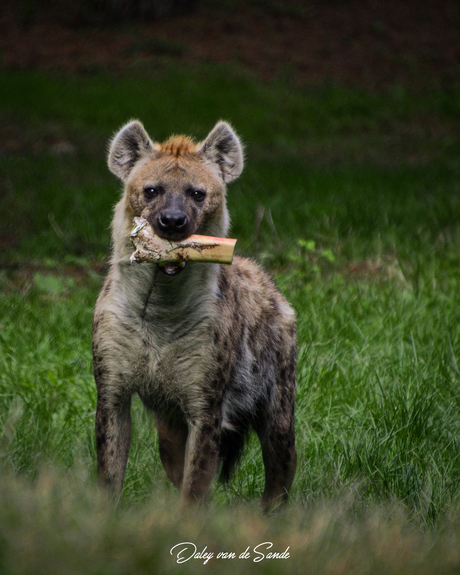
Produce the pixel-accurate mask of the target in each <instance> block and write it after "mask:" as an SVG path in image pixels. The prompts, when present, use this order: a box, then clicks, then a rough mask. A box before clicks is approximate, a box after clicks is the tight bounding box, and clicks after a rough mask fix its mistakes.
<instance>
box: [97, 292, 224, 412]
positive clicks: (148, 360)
mask: <svg viewBox="0 0 460 575" xmlns="http://www.w3.org/2000/svg"><path fill="white" fill-rule="evenodd" d="M110 307H112V309H113V307H114V306H113V305H112V306H110ZM116 307H117V313H116V314H113V313H110V312H109V311H108V315H109V317H110V319H109V321H106V322H105V326H104V328H103V330H102V332H101V333H100V335H99V339H103V340H104V339H106V340H111V341H110V342H109V343H108V344H107V342H106V343H105V344H104V348H105V349H106V350H109V352H108V353H109V355H110V356H111V358H110V365H111V368H110V369H111V371H115V372H117V377H118V378H119V382H120V385H121V386H123V387H124V388H125V389H126V390H127V391H129V392H130V393H131V394H132V393H137V394H139V395H140V397H141V398H142V400H143V401H144V403H145V404H147V405H148V406H149V407H151V408H152V409H155V410H161V409H162V408H163V407H165V408H167V409H171V407H173V406H175V405H177V406H178V405H184V404H189V403H194V402H195V401H196V397H197V396H199V395H200V394H203V393H204V392H205V388H206V387H207V386H208V383H207V382H209V380H210V379H212V373H213V371H215V365H214V363H215V359H214V358H215V353H214V352H213V349H212V348H213V340H212V333H213V325H212V323H213V322H212V317H210V316H209V314H204V313H203V314H201V315H200V314H199V313H196V312H197V310H194V312H193V311H192V312H187V310H185V311H184V310H182V312H180V313H177V310H176V313H173V311H171V310H169V309H166V310H161V309H159V308H157V307H155V306H153V305H149V306H147V307H146V308H145V309H142V310H138V309H133V307H132V305H130V302H129V301H125V302H123V303H120V302H118V305H117V306H116Z"/></svg>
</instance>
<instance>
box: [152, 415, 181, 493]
mask: <svg viewBox="0 0 460 575" xmlns="http://www.w3.org/2000/svg"><path fill="white" fill-rule="evenodd" d="M155 423H156V426H157V430H158V442H159V448H160V459H161V463H162V464H163V467H164V468H165V471H166V475H167V476H168V477H169V479H170V480H171V481H172V483H173V484H174V485H175V486H176V487H177V489H179V490H180V489H181V488H182V482H183V479H184V463H185V447H186V445H187V435H188V431H187V428H186V427H185V426H183V427H182V426H180V427H173V426H172V425H170V424H169V423H167V422H166V421H164V420H163V419H162V418H160V417H156V418H155Z"/></svg>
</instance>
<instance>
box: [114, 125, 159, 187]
mask: <svg viewBox="0 0 460 575" xmlns="http://www.w3.org/2000/svg"><path fill="white" fill-rule="evenodd" d="M152 151H153V144H152V142H151V140H150V138H149V136H148V134H147V132H146V131H145V128H144V126H143V125H142V124H141V123H140V122H138V121H137V120H135V121H133V122H129V123H128V124H126V125H125V126H123V127H122V128H121V130H120V131H119V132H117V133H116V134H115V136H114V138H113V140H112V142H111V144H110V149H109V157H108V165H109V169H110V171H111V172H112V174H115V176H117V177H118V178H120V180H121V181H122V182H126V180H127V179H128V176H129V174H130V173H131V170H132V169H133V168H134V166H135V164H136V163H137V162H138V161H139V160H140V159H141V158H143V157H145V156H148V155H150V154H151V152H152Z"/></svg>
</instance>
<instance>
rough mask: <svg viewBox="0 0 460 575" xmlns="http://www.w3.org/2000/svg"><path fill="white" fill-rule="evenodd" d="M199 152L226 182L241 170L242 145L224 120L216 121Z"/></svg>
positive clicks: (233, 178) (234, 177) (236, 175)
mask: <svg viewBox="0 0 460 575" xmlns="http://www.w3.org/2000/svg"><path fill="white" fill-rule="evenodd" d="M199 151H200V153H201V154H202V155H203V156H204V157H205V158H206V160H207V161H209V162H211V163H212V164H214V165H215V166H216V167H217V168H218V170H219V175H220V176H221V178H222V180H223V181H224V182H225V183H226V184H227V183H228V182H231V181H232V180H235V179H236V178H237V177H238V176H239V175H240V174H241V172H242V171H243V147H242V145H241V142H240V140H239V138H238V136H237V135H236V134H235V132H234V131H233V130H232V128H231V127H230V126H229V125H228V124H227V123H226V122H219V123H217V124H216V125H215V126H214V128H213V130H212V131H211V132H210V134H209V135H208V137H207V138H206V140H205V141H204V142H202V144H201V146H200V149H199Z"/></svg>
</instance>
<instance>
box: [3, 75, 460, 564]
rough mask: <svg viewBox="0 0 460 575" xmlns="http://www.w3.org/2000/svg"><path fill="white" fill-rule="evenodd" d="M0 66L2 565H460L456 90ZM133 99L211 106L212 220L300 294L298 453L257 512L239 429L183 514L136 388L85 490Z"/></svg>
mask: <svg viewBox="0 0 460 575" xmlns="http://www.w3.org/2000/svg"><path fill="white" fill-rule="evenodd" d="M0 83H1V85H2V90H1V91H0V125H1V128H0V130H1V136H2V137H1V143H0V150H1V162H0V188H1V189H0V214H1V217H0V242H1V246H2V248H1V257H0V260H1V261H0V265H1V270H0V426H1V427H0V473H1V475H2V481H1V487H0V571H1V572H2V573H11V574H16V573H17V574H23V573H28V574H29V573H46V574H47V575H49V574H52V573H63V572H65V573H82V572H85V573H94V574H106V573H107V574H108V573H111V574H112V573H114V574H118V573H120V574H124V573H154V572H159V573H165V574H167V573H179V572H182V571H183V570H184V569H187V572H189V573H195V572H200V573H201V572H203V571H204V570H205V569H208V570H211V571H212V570H213V569H216V570H217V569H218V570H219V572H220V573H227V572H228V573H231V572H235V571H236V570H238V569H241V568H242V567H244V568H245V571H247V572H248V573H253V572H254V573H256V572H257V573H272V572H273V573H275V572H277V573H278V572H280V569H282V572H283V573H284V572H285V573H308V574H314V573H321V574H329V573H331V574H332V573H347V574H348V573H363V574H364V573H372V574H379V573H382V574H383V573H402V572H404V573H414V574H421V573H454V572H458V569H460V551H459V550H460V545H459V543H460V512H459V495H460V482H459V477H460V387H459V384H460V371H459V369H460V366H459V364H458V362H459V358H460V307H459V305H458V294H459V292H460V271H459V270H460V265H459V264H460V145H459V140H458V134H459V133H460V132H459V128H460V100H459V98H458V96H457V95H456V94H454V93H427V94H418V95H414V94H410V93H408V92H406V91H404V90H403V89H402V88H395V89H394V90H393V91H392V92H389V93H385V94H368V93H365V92H360V91H358V90H351V89H345V88H342V87H340V86H337V85H334V84H330V85H325V86H323V87H322V88H317V87H316V88H313V87H305V86H304V87H301V86H296V85H293V84H292V82H290V81H289V79H288V78H285V79H283V78H280V79H279V81H277V82H274V83H273V84H269V85H268V84H263V83H261V82H259V81H258V80H256V79H255V78H253V77H251V76H249V75H247V74H243V73H241V72H239V71H238V70H234V69H229V68H221V67H214V66H201V67H195V68H185V67H184V68H168V67H164V68H163V67H161V68H159V69H157V70H156V71H149V72H146V71H142V73H141V71H136V70H133V71H132V72H130V73H127V74H126V75H125V76H123V77H114V76H113V77H112V76H110V75H105V76H101V75H97V74H94V75H88V76H74V77H60V76H57V75H55V76H53V75H45V74H41V73H36V72H10V71H5V70H2V71H0ZM131 117H138V118H139V119H141V120H142V121H143V122H144V124H145V126H146V128H147V129H148V131H149V132H150V133H151V134H152V136H153V137H155V138H158V139H164V138H166V137H167V136H168V135H169V134H170V133H172V132H176V133H177V132H185V133H190V134H193V135H195V136H196V137H197V138H202V137H204V136H205V135H206V134H207V133H208V132H209V130H210V129H211V128H212V127H213V125H214V123H215V122H216V121H217V120H218V119H220V118H223V119H227V120H229V121H230V122H231V123H232V124H233V125H234V127H235V129H236V130H237V132H238V133H239V134H240V135H241V137H242V139H243V140H244V141H245V143H246V162H247V166H246V169H245V172H244V174H243V176H242V177H241V179H240V180H239V181H237V182H236V183H234V184H232V185H231V186H230V188H229V193H228V201H229V206H230V211H231V213H232V217H233V226H232V232H231V235H232V237H237V238H238V244H237V246H238V250H239V251H240V252H243V253H248V254H250V255H253V256H255V257H256V258H257V259H259V260H260V261H261V262H262V263H263V264H264V266H265V267H266V268H268V269H269V270H270V271H271V272H272V273H273V275H274V276H275V277H276V279H277V282H278V285H279V286H280V288H281V289H282V290H283V292H284V293H285V294H286V296H287V297H288V299H289V300H290V301H291V302H292V304H293V306H294V307H295V309H296V311H297V314H298V334H299V337H298V382H299V391H298V403H297V413H296V429H297V441H298V452H299V466H298V472H297V476H296V480H295V484H294V488H293V491H292V498H291V504H290V506H289V507H288V509H287V510H286V511H285V512H284V513H283V514H281V515H280V516H278V517H275V518H271V519H265V518H262V517H261V516H260V515H259V513H258V511H257V502H258V499H259V498H260V496H261V492H262V490H263V466H262V461H261V454H260V450H259V447H258V445H257V442H256V441H255V440H254V438H251V439H250V441H249V444H248V449H247V451H246V453H245V456H244V459H243V461H242V464H241V466H240V468H239V470H238V473H237V474H236V476H235V477H234V479H233V481H232V482H231V484H230V485H229V486H228V487H226V488H223V487H222V486H216V489H215V493H214V498H213V503H212V506H211V508H210V510H208V511H207V512H204V511H203V512H199V513H197V514H194V515H193V516H191V517H187V518H186V520H184V519H183V518H181V517H178V515H177V513H176V503H177V495H176V493H175V491H174V489H173V488H172V487H171V486H170V485H169V483H168V482H167V479H166V476H165V473H164V471H163V470H162V468H161V465H160V463H159V456H158V451H157V444H156V436H155V432H154V425H153V424H152V421H151V420H150V418H149V416H148V414H146V413H145V411H144V410H143V408H142V406H141V404H140V402H135V404H134V435H133V442H132V448H131V453H130V460H129V463H128V469H127V475H126V482H125V489H124V493H123V499H122V502H121V507H120V509H119V510H118V511H117V512H116V513H114V512H113V511H111V510H110V508H109V507H108V506H107V505H106V504H105V502H104V500H103V499H102V498H101V497H100V495H99V494H98V493H97V491H96V489H95V486H94V470H95V445H94V437H93V426H94V411H95V399H96V394H95V386H94V381H93V378H92V371H91V353H90V350H91V321H92V307H93V305H94V302H95V298H96V297H97V292H98V289H99V287H100V285H101V280H102V277H103V269H104V262H105V261H106V256H107V253H108V250H109V242H110V237H109V224H110V219H111V211H112V206H113V204H114V203H115V201H116V199H117V197H118V193H119V185H118V183H117V182H116V181H115V179H114V178H113V176H111V175H110V174H109V173H108V170H107V168H106V166H105V154H106V146H107V140H108V139H109V138H110V136H111V135H112V133H113V132H114V131H115V130H116V129H117V128H118V127H119V126H120V125H121V124H122V123H124V122H125V121H127V120H128V119H129V118H131ZM187 541H188V542H193V543H194V544H195V545H196V546H197V552H200V551H203V549H204V548H205V547H207V551H205V552H212V553H214V557H213V558H212V559H211V560H210V561H209V562H207V563H206V564H204V561H205V559H203V558H201V559H199V558H197V559H191V560H190V561H187V562H186V566H185V567H184V566H183V565H182V564H181V563H178V562H177V561H178V556H177V553H178V551H179V548H176V550H175V552H173V554H171V553H170V549H171V548H172V547H174V546H175V545H177V544H180V543H181V542H187ZM265 542H272V543H273V548H272V549H268V548H267V546H261V547H259V553H257V550H255V549H254V548H255V547H256V546H257V545H259V544H262V543H265ZM247 547H249V548H250V549H249V551H248V553H249V554H250V557H249V558H248V559H239V558H238V556H239V554H240V553H242V552H244V551H245V549H246V548H247ZM288 547H289V551H288V552H287V553H288V554H289V557H285V558H279V559H269V558H268V557H267V556H266V554H267V553H268V552H269V551H275V552H279V553H282V552H284V551H285V550H286V549H287V548H288ZM190 548H191V547H190ZM190 548H189V549H188V551H187V552H186V551H185V550H184V551H183V553H182V555H181V557H183V558H185V557H186V555H187V553H188V554H189V555H190ZM219 552H222V553H224V552H227V553H231V552H235V553H236V555H237V556H236V558H235V559H232V558H228V559H224V558H223V557H219V558H218V557H217V555H218V553H219ZM261 553H264V557H262V556H261ZM254 559H261V560H260V561H254ZM241 562H243V564H242V563H241Z"/></svg>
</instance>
